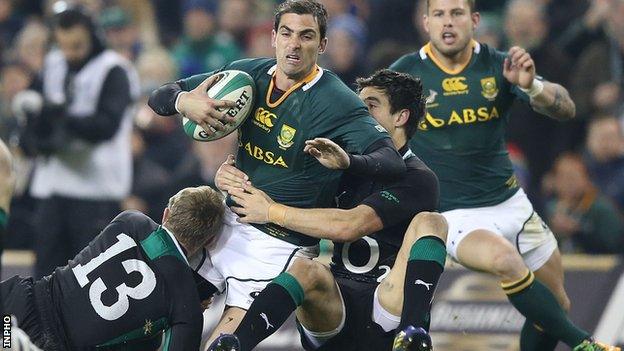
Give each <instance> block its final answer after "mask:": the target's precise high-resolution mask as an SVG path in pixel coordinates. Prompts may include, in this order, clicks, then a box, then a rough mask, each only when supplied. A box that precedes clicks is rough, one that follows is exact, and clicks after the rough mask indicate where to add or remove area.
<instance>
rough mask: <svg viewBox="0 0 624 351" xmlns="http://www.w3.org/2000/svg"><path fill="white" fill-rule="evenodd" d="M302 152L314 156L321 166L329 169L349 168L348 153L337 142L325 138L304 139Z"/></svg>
mask: <svg viewBox="0 0 624 351" xmlns="http://www.w3.org/2000/svg"><path fill="white" fill-rule="evenodd" d="M305 144H306V145H305V147H304V148H303V152H306V153H308V154H310V155H312V156H314V158H316V159H317V160H318V161H319V162H320V163H321V164H322V165H323V166H325V167H326V168H329V169H347V168H349V164H350V163H351V162H350V161H349V155H348V154H347V152H346V151H344V150H343V149H342V148H341V147H340V146H339V145H338V144H336V143H334V142H333V141H331V140H329V139H327V138H314V139H312V140H306V142H305Z"/></svg>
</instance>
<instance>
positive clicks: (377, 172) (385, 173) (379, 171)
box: [347, 138, 406, 179]
mask: <svg viewBox="0 0 624 351" xmlns="http://www.w3.org/2000/svg"><path fill="white" fill-rule="evenodd" d="M405 169H406V167H405V162H404V161H403V158H402V157H401V155H399V153H398V151H397V150H396V148H395V147H394V145H393V144H392V140H391V139H389V138H386V139H381V140H379V141H377V142H375V143H374V144H373V145H371V146H370V147H369V148H368V149H367V150H366V154H364V155H349V168H347V171H348V172H350V173H353V174H357V175H360V176H368V177H373V178H376V179H379V178H381V179H385V178H388V177H394V176H397V175H400V174H403V173H404V172H405Z"/></svg>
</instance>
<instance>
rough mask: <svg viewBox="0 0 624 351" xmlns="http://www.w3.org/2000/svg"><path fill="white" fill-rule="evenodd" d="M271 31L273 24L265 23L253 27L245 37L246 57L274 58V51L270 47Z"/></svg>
mask: <svg viewBox="0 0 624 351" xmlns="http://www.w3.org/2000/svg"><path fill="white" fill-rule="evenodd" d="M271 29H273V22H271V21H266V22H262V23H260V24H257V25H255V26H253V27H252V28H251V29H250V30H249V36H248V37H247V45H246V48H247V50H246V54H247V57H274V56H275V51H274V50H273V48H272V47H271Z"/></svg>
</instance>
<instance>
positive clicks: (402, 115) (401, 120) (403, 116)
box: [394, 108, 410, 127]
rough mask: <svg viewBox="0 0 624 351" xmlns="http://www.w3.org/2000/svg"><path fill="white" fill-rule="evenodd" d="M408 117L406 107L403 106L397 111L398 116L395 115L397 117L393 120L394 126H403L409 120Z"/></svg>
mask: <svg viewBox="0 0 624 351" xmlns="http://www.w3.org/2000/svg"><path fill="white" fill-rule="evenodd" d="M409 117H410V112H409V110H408V109H406V108H404V109H402V110H401V111H399V116H398V117H397V119H396V120H395V121H394V126H395V127H403V126H405V125H406V124H407V122H408V121H409Z"/></svg>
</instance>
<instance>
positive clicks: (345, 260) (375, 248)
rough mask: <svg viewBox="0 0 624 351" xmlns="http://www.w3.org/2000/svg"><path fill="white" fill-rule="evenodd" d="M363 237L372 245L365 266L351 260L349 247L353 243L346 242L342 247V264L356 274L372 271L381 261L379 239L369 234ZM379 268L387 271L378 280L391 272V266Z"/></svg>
mask: <svg viewBox="0 0 624 351" xmlns="http://www.w3.org/2000/svg"><path fill="white" fill-rule="evenodd" d="M362 239H363V240H364V241H366V243H367V244H368V246H369V247H370V257H369V259H368V262H366V264H365V265H363V266H356V265H354V264H353V263H351V261H350V260H349V249H350V248H351V243H346V244H344V246H343V247H342V264H343V265H344V266H345V267H346V268H347V269H348V270H349V272H352V273H355V274H363V273H367V272H370V271H371V270H372V269H373V268H375V267H376V266H377V263H378V262H379V244H378V243H377V240H375V239H373V238H371V237H368V236H365V237H362ZM379 269H383V270H385V272H384V274H382V275H381V276H380V277H379V278H377V282H381V281H382V280H383V279H384V278H385V277H386V276H387V275H388V274H389V273H390V267H388V266H379Z"/></svg>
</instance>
